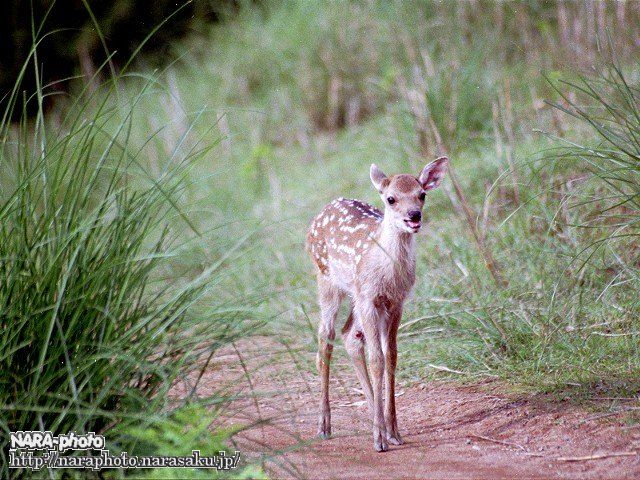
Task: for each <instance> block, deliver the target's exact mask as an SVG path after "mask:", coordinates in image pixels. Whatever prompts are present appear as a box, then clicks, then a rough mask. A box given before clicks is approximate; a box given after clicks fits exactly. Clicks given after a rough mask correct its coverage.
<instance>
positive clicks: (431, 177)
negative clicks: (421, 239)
mask: <svg viewBox="0 0 640 480" xmlns="http://www.w3.org/2000/svg"><path fill="white" fill-rule="evenodd" d="M447 162H448V160H447V159H446V158H444V157H443V158H439V159H438V160H436V161H435V162H432V163H431V164H429V165H427V166H426V167H425V168H424V169H423V171H422V173H421V174H420V176H419V177H414V176H412V175H395V176H393V177H391V178H387V177H386V176H385V175H384V174H383V173H382V172H381V171H380V170H379V169H378V168H377V167H376V166H375V165H372V167H371V180H372V182H373V184H374V186H375V187H376V188H377V189H378V191H379V192H380V194H381V197H382V199H383V201H384V202H385V212H384V214H383V213H382V212H381V211H380V210H378V209H377V208H375V207H373V206H371V205H369V204H367V203H364V202H361V201H359V200H347V199H344V198H339V199H337V200H334V201H333V202H331V203H330V204H328V205H327V206H325V207H324V208H323V209H322V211H321V212H320V213H319V214H318V215H317V216H316V217H315V218H314V219H313V221H312V222H311V225H310V227H309V230H308V232H307V249H308V251H309V253H310V254H311V257H312V259H313V261H314V263H315V265H316V267H317V269H318V274H317V276H318V300H319V303H320V316H321V320H320V327H319V329H318V343H319V349H318V358H317V366H318V370H319V372H320V374H321V400H320V418H319V427H318V430H319V434H320V435H321V436H323V437H328V436H329V435H330V434H331V414H330V408H329V383H328V382H329V364H330V360H331V354H332V351H333V341H334V339H335V329H334V324H335V320H336V316H337V313H338V309H339V308H340V304H341V303H342V301H343V300H344V298H345V297H347V296H348V297H350V301H351V310H350V313H349V318H348V319H347V322H346V324H345V326H344V328H343V331H342V333H343V335H344V342H345V347H346V350H347V352H348V353H349V355H350V356H351V358H352V360H353V363H354V367H355V370H356V374H357V376H358V379H359V380H360V383H361V384H362V388H363V391H364V393H365V396H366V398H367V401H368V403H369V406H370V408H371V411H372V414H373V437H374V446H375V448H376V450H378V451H385V450H387V448H388V446H387V442H390V443H393V444H396V445H399V444H401V443H402V439H401V437H400V434H399V432H398V423H397V419H396V408H395V369H396V364H397V340H396V337H397V331H398V326H399V324H400V319H401V316H402V307H403V304H404V301H405V299H406V298H407V296H408V294H409V292H410V290H411V288H412V287H413V284H414V282H415V254H414V244H415V236H414V234H415V233H416V232H417V231H418V230H419V229H420V226H421V224H420V221H419V220H418V221H417V222H415V221H412V220H410V218H408V217H411V212H414V213H415V212H416V211H421V210H422V207H423V204H424V192H425V191H426V190H431V189H433V188H435V187H437V186H438V185H439V184H440V182H441V181H442V178H443V176H444V171H445V169H446V166H447ZM389 198H392V200H393V202H390V201H389ZM416 223H417V224H418V225H417V226H416V225H415V224H416ZM365 344H366V346H367V351H368V359H369V369H367V362H366V360H365V356H364V347H365ZM369 370H370V371H369ZM383 382H384V392H385V395H384V397H383V395H382V392H383ZM383 401H384V408H383Z"/></svg>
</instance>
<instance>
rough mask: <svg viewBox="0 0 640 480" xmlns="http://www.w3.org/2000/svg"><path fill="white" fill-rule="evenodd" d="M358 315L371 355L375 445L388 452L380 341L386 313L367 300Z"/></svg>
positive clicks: (378, 449)
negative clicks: (381, 327)
mask: <svg viewBox="0 0 640 480" xmlns="http://www.w3.org/2000/svg"><path fill="white" fill-rule="evenodd" d="M357 316H358V318H360V319H361V322H362V327H363V329H364V337H365V342H366V344H367V353H368V355H369V368H370V370H371V383H372V390H373V446H374V448H375V449H376V450H377V451H378V452H386V451H387V450H388V449H389V447H388V445H387V432H386V426H385V422H384V410H383V407H384V400H383V397H382V388H383V379H384V355H383V353H382V346H381V343H380V333H381V332H380V326H381V324H382V323H383V320H384V313H383V311H382V310H381V309H379V308H377V307H376V306H374V305H373V302H366V303H364V304H363V305H362V304H361V305H359V306H358V307H357Z"/></svg>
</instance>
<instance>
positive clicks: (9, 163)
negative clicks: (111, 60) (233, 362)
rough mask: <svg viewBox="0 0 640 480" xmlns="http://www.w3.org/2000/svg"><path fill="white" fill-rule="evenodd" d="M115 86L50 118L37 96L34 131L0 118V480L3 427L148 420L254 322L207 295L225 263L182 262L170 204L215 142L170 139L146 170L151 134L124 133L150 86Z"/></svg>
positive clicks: (64, 427) (179, 230)
mask: <svg viewBox="0 0 640 480" xmlns="http://www.w3.org/2000/svg"><path fill="white" fill-rule="evenodd" d="M118 82H119V79H117V78H115V79H113V81H112V82H108V83H107V84H104V85H102V86H101V87H99V88H98V89H97V90H96V91H95V92H93V93H91V94H89V93H86V92H85V93H84V94H83V95H81V96H79V97H78V98H77V99H75V102H74V106H73V107H72V108H71V109H70V110H68V111H67V113H66V116H65V117H64V118H63V119H61V120H59V122H60V123H59V124H52V123H49V122H47V121H45V120H44V117H43V114H42V113H43V112H42V107H41V102H38V103H39V105H40V108H39V109H38V112H39V113H38V115H37V121H36V123H35V125H31V124H30V123H27V122H26V121H24V117H23V122H22V123H21V124H20V125H11V124H10V123H9V120H8V118H10V117H11V113H12V112H11V111H7V112H5V115H4V120H3V121H2V123H0V139H2V143H1V144H0V168H2V171H3V176H2V179H0V278H2V281H1V283H0V326H1V328H0V351H1V352H2V354H1V355H0V429H1V430H2V435H1V437H0V438H1V439H2V440H0V451H1V452H2V453H1V455H2V460H3V461H2V465H1V466H0V468H1V470H2V476H3V477H4V476H6V474H7V470H6V469H7V465H6V457H5V455H6V452H7V450H6V446H7V445H6V443H7V441H8V432H9V431H18V430H51V431H53V432H58V433H60V432H63V433H66V432H69V431H76V432H88V431H93V432H105V431H108V429H109V428H110V427H112V426H114V425H119V424H120V425H124V426H126V425H139V424H141V423H142V424H144V422H146V421H150V419H151V418H152V417H153V415H155V414H160V413H161V412H164V411H167V410H168V407H169V403H168V402H169V400H168V398H167V393H168V391H169V389H170V388H171V386H172V385H173V384H174V382H175V381H176V380H177V379H178V378H182V377H183V376H185V375H187V374H188V373H189V372H191V371H193V370H195V369H198V368H204V367H202V366H201V363H200V362H199V359H200V358H201V356H202V355H204V354H207V355H208V354H210V353H212V351H214V350H215V349H216V348H218V347H219V346H220V345H223V344H225V343H226V342H229V341H231V340H232V339H233V338H236V336H237V335H239V334H240V333H242V332H243V329H244V328H245V326H246V325H247V319H248V318H250V314H248V313H247V312H246V311H244V310H243V309H242V308H240V307H235V306H234V305H233V304H231V303H230V302H228V300H227V303H226V304H224V306H222V305H221V303H222V301H223V300H221V299H219V297H218V296H216V299H213V298H211V297H210V293H211V291H212V289H213V286H212V285H213V281H214V280H216V278H217V271H218V267H220V266H221V265H222V263H223V260H219V261H217V260H216V261H213V262H212V263H209V265H206V266H204V267H202V266H201V265H198V264H196V265H189V262H190V260H191V259H190V257H189V256H188V251H187V248H186V247H185V245H187V246H188V245H189V238H188V237H189V235H188V231H189V226H190V225H192V222H190V220H189V218H188V217H187V215H186V214H184V213H183V212H182V210H181V208H180V206H179V204H180V200H181V195H182V192H183V191H184V189H185V188H186V186H187V180H186V179H187V177H186V172H187V171H188V169H189V168H191V166H192V165H193V163H194V162H195V161H196V160H198V159H199V158H200V157H201V156H202V155H203V154H204V153H206V152H208V151H210V148H209V147H205V148H203V149H198V150H195V151H194V150H193V149H187V148H186V147H184V148H183V149H182V150H181V149H180V144H179V145H178V146H177V147H174V151H173V154H172V156H171V157H170V158H168V159H167V160H166V162H165V163H166V167H164V168H163V169H162V171H161V172H160V173H159V174H158V175H157V176H155V177H154V176H152V175H151V174H150V173H149V171H148V170H147V169H146V168H145V167H144V161H142V162H141V158H144V156H145V155H146V153H145V152H146V149H145V147H146V146H147V145H148V144H149V143H151V142H152V140H153V138H154V136H155V134H147V135H146V138H143V143H142V144H141V145H140V144H138V145H136V143H135V142H134V141H132V139H131V138H132V137H131V128H132V123H133V119H134V117H135V115H137V114H138V109H139V107H138V105H139V102H140V100H141V98H142V97H143V96H148V95H149V94H150V85H151V84H155V80H154V79H150V80H148V82H149V83H147V84H145V85H143V87H142V88H141V90H140V91H139V92H138V94H137V95H135V96H134V97H133V98H131V99H129V98H125V97H124V96H123V95H122V94H117V91H118V90H116V88H115V87H114V85H117V84H118ZM17 87H19V86H17ZM14 91H16V92H17V91H19V88H15V89H14ZM46 93H47V92H45V91H43V90H42V89H38V95H37V96H36V98H34V99H33V101H37V100H39V99H41V98H42V96H43V95H45V94H46ZM15 100H16V99H15V97H14V98H11V99H9V102H8V104H9V105H16V104H17V103H16V102H15ZM18 105H19V104H18ZM178 234H179V235H180V245H177V244H176V238H178ZM192 236H193V237H194V238H198V235H197V234H195V233H194V234H192ZM210 248H211V249H212V250H213V251H212V252H211V254H212V255H213V256H218V258H220V259H224V258H225V256H226V255H228V252H226V251H223V249H222V247H220V252H219V254H218V255H216V254H215V243H214V244H213V245H211V246H210ZM185 264H186V266H187V267H188V268H185ZM204 300H206V302H205V301H204ZM194 390H195V387H194Z"/></svg>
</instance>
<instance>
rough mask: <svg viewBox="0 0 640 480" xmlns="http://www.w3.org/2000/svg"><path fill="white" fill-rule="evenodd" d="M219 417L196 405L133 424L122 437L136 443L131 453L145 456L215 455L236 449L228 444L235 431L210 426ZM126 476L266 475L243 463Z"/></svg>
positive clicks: (258, 476)
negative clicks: (194, 452)
mask: <svg viewBox="0 0 640 480" xmlns="http://www.w3.org/2000/svg"><path fill="white" fill-rule="evenodd" d="M214 421H215V418H214V417H213V416H212V415H211V414H210V413H209V412H208V411H207V410H206V409H205V408H204V407H202V406H198V405H195V404H192V405H188V406H185V407H182V408H179V409H176V410H174V411H173V412H172V414H171V415H170V416H168V417H161V418H160V419H158V420H157V421H155V422H152V423H150V424H147V425H146V426H144V427H138V426H131V427H129V428H127V429H125V430H124V431H123V432H121V437H122V438H123V439H127V440H128V442H129V443H130V444H132V445H133V447H132V448H133V450H132V451H129V452H128V453H129V454H131V455H140V456H142V455H144V456H190V455H191V453H192V450H199V451H200V456H202V457H205V456H207V457H208V456H215V455H218V454H219V453H220V452H225V454H226V455H227V456H233V455H234V453H235V452H233V451H230V449H229V448H228V447H227V445H226V443H227V439H228V438H229V436H230V435H231V434H233V431H227V430H224V429H218V430H217V431H216V432H215V433H213V434H212V433H211V431H210V425H211V423H212V422H214ZM126 478H140V479H146V478H149V479H162V478H166V479H170V478H184V479H192V478H194V479H195V478H206V479H218V478H221V479H224V478H233V479H236V478H237V479H249V478H253V479H261V478H266V477H265V476H264V474H263V473H262V472H261V471H260V470H259V469H258V468H256V467H254V466H242V465H240V466H239V468H237V469H232V470H229V471H225V470H216V469H200V470H198V469H171V468H167V469H149V470H146V471H142V472H138V473H135V474H133V475H127V477H126Z"/></svg>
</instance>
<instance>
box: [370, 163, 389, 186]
mask: <svg viewBox="0 0 640 480" xmlns="http://www.w3.org/2000/svg"><path fill="white" fill-rule="evenodd" d="M369 176H370V177H371V183H373V186H374V187H376V190H378V192H380V193H382V190H384V189H385V187H386V186H387V185H388V184H389V179H388V178H387V176H386V175H385V174H384V173H383V172H382V170H380V169H379V168H378V166H377V165H376V164H375V163H372V164H371V169H370V170H369Z"/></svg>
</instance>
